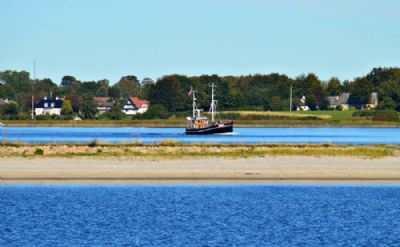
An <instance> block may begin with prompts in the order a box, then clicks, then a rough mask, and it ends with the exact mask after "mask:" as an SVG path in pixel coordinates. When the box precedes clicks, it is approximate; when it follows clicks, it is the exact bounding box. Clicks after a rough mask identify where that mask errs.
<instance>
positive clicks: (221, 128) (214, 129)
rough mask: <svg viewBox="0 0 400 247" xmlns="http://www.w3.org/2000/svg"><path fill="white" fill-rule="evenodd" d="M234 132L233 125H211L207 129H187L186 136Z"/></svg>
mask: <svg viewBox="0 0 400 247" xmlns="http://www.w3.org/2000/svg"><path fill="white" fill-rule="evenodd" d="M230 132H233V123H231V124H224V125H211V126H207V127H205V128H198V129H195V128H187V129H186V135H212V134H222V133H230Z"/></svg>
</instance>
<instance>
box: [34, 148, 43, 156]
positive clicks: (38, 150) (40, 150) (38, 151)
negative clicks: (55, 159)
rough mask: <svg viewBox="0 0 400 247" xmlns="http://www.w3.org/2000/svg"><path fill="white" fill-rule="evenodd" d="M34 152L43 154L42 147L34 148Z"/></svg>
mask: <svg viewBox="0 0 400 247" xmlns="http://www.w3.org/2000/svg"><path fill="white" fill-rule="evenodd" d="M35 154H36V155H43V154H44V151H43V149H41V148H36V149H35Z"/></svg>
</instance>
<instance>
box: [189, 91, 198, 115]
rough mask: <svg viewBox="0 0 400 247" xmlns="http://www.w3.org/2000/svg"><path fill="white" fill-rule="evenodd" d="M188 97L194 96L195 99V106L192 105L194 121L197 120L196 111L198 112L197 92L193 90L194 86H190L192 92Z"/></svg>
mask: <svg viewBox="0 0 400 247" xmlns="http://www.w3.org/2000/svg"><path fill="white" fill-rule="evenodd" d="M188 95H189V96H190V95H191V96H192V99H193V105H192V107H193V119H195V118H196V111H197V104H196V100H197V99H196V91H195V90H193V87H192V86H190V91H189V93H188Z"/></svg>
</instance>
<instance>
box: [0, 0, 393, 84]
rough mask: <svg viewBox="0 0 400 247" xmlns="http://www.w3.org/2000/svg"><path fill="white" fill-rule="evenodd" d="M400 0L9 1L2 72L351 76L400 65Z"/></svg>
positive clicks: (1, 16)
mask: <svg viewBox="0 0 400 247" xmlns="http://www.w3.org/2000/svg"><path fill="white" fill-rule="evenodd" d="M399 10H400V1H398V0H374V1H373V0H275V1H273V0H84V1H82V0H0V71H3V70H25V71H28V72H31V73H32V72H33V63H34V62H35V63H36V77H37V78H50V79H52V80H53V81H54V82H56V83H60V81H61V78H62V77H63V76H64V75H72V76H75V77H76V78H77V79H78V80H81V81H88V80H101V79H108V80H110V82H111V83H115V82H117V81H118V80H119V78H121V77H122V76H125V75H136V76H137V77H138V78H139V79H142V78H144V77H150V78H152V79H157V78H160V77H162V76H163V75H166V74H175V73H176V74H184V75H188V76H195V75H202V74H218V75H221V76H223V75H248V74H256V73H260V74H269V73H273V72H277V73H282V74H287V75H289V76H291V77H296V76H298V75H301V74H305V73H309V72H313V73H315V74H317V75H318V76H319V78H320V79H322V80H328V79H329V78H330V77H332V76H336V77H339V78H340V79H341V80H347V79H348V80H351V79H353V78H354V77H356V76H363V75H365V74H367V73H368V72H370V71H371V69H372V68H374V67H395V66H400V14H398V11H399Z"/></svg>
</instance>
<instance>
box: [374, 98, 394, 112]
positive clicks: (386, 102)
mask: <svg viewBox="0 0 400 247" xmlns="http://www.w3.org/2000/svg"><path fill="white" fill-rule="evenodd" d="M395 108H396V103H395V102H394V101H393V99H392V98H390V97H385V98H384V99H383V100H382V101H381V102H380V103H379V105H378V110H390V109H395Z"/></svg>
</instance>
